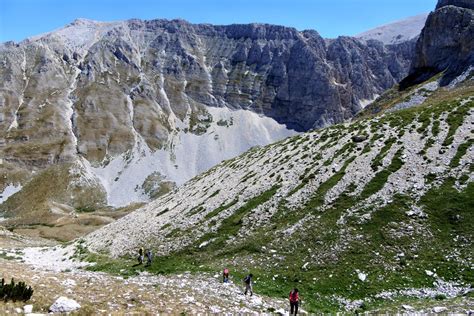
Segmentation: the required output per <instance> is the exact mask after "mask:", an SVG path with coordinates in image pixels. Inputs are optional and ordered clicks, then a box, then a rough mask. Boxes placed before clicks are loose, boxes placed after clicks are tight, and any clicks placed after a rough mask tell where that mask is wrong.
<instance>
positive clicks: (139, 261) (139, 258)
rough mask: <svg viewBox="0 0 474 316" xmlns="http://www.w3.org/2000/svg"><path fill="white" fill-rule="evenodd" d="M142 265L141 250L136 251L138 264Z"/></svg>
mask: <svg viewBox="0 0 474 316" xmlns="http://www.w3.org/2000/svg"><path fill="white" fill-rule="evenodd" d="M142 263H143V248H140V249H138V264H139V265H140V264H142Z"/></svg>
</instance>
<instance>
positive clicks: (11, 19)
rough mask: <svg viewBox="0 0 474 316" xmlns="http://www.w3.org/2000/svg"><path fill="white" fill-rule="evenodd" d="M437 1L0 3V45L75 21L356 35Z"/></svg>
mask: <svg viewBox="0 0 474 316" xmlns="http://www.w3.org/2000/svg"><path fill="white" fill-rule="evenodd" d="M436 2H437V1H436V0H231V1H229V0H135V1H132V0H127V1H124V0H0V42H4V41H8V40H14V41H20V40H22V39H24V38H26V37H29V36H32V35H37V34H40V33H44V32H48V31H51V30H54V29H56V28H59V27H62V26H64V25H65V24H68V23H70V22H71V21H73V20H74V19H76V18H89V19H94V20H100V21H116V20H126V19H130V18H140V19H156V18H166V19H174V18H181V19H185V20H188V21H190V22H193V23H212V24H232V23H250V22H261V23H271V24H280V25H286V26H292V27H295V28H297V29H299V30H303V29H315V30H317V31H318V32H319V33H320V34H321V35H322V36H323V37H337V36H338V35H355V34H358V33H360V32H363V31H366V30H368V29H371V28H373V27H375V26H379V25H382V24H386V23H388V22H392V21H395V20H399V19H402V18H404V17H409V16H413V15H417V14H420V13H424V12H429V11H431V10H433V9H434V7H435V5H436Z"/></svg>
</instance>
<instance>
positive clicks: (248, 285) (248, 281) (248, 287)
mask: <svg viewBox="0 0 474 316" xmlns="http://www.w3.org/2000/svg"><path fill="white" fill-rule="evenodd" d="M252 278H253V274H252V273H250V274H249V275H247V276H246V277H245V278H244V284H245V292H244V295H247V292H249V291H250V296H252V295H253V291H252Z"/></svg>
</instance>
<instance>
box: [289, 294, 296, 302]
mask: <svg viewBox="0 0 474 316" xmlns="http://www.w3.org/2000/svg"><path fill="white" fill-rule="evenodd" d="M297 301H298V292H295V291H291V292H290V302H297Z"/></svg>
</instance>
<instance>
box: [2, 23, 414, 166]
mask: <svg viewBox="0 0 474 316" xmlns="http://www.w3.org/2000/svg"><path fill="white" fill-rule="evenodd" d="M412 47H413V43H403V44H400V45H395V46H384V45H383V44H381V43H380V42H377V41H367V42H365V41H359V40H356V39H353V38H347V37H340V38H338V39H336V40H327V41H325V40H324V39H323V38H321V37H320V36H319V35H318V33H317V32H315V31H304V32H298V31H296V30H295V29H293V28H287V27H282V26H274V25H261V24H250V25H230V26H211V25H192V24H189V23H187V22H184V21H163V20H154V21H140V20H130V21H126V22H120V23H98V22H93V21H88V20H77V21H75V22H74V23H72V24H71V25H69V26H67V27H66V28H64V29H61V30H59V31H56V32H52V33H49V34H46V35H44V36H40V37H38V38H33V39H29V40H26V41H23V42H21V43H20V44H14V43H5V44H3V45H2V47H1V50H0V55H1V60H2V68H1V73H0V74H1V77H2V83H1V86H0V95H1V102H2V108H1V109H2V115H1V116H2V117H1V122H0V130H1V131H2V140H3V141H4V147H3V148H2V151H3V153H4V155H5V156H6V158H7V159H11V160H21V161H24V160H25V159H26V160H29V161H31V163H33V164H36V165H42V164H45V163H51V162H57V161H62V160H70V159H71V158H72V157H74V155H76V154H80V155H83V156H85V157H86V158H88V159H89V160H91V161H102V160H103V159H104V158H105V157H106V156H107V155H116V154H119V153H122V152H124V151H125V150H127V149H130V148H132V147H133V145H134V144H135V143H136V141H137V138H139V137H141V138H143V139H144V140H145V141H146V143H147V145H148V146H149V147H150V148H154V149H156V148H160V147H162V146H163V145H164V144H166V141H167V140H168V137H169V134H170V133H172V132H173V131H174V130H175V129H176V126H175V124H174V120H172V119H170V118H174V117H176V118H177V119H179V120H180V121H185V120H186V117H188V119H189V120H190V124H191V125H193V123H194V124H195V123H197V122H198V121H199V120H203V119H204V120H205V118H204V117H205V116H206V114H205V112H206V107H208V106H212V107H223V106H224V107H229V108H232V109H249V110H251V111H254V112H257V113H260V114H264V115H266V116H269V117H271V118H274V119H275V120H276V121H278V122H279V123H282V124H285V125H286V126H287V127H288V128H290V129H294V130H297V131H304V130H308V129H311V128H314V127H321V126H325V125H329V124H333V123H338V122H341V121H343V120H344V119H347V118H350V117H351V116H352V115H353V114H354V113H355V112H357V111H358V110H359V109H360V104H361V100H369V99H373V98H374V96H375V95H376V94H379V93H381V92H382V91H384V90H385V89H387V88H389V87H391V86H392V85H393V84H394V83H396V82H397V81H398V80H400V79H401V78H402V77H403V76H404V75H406V73H407V68H408V64H409V62H410V59H411V56H412ZM198 117H199V118H200V119H197V118H198ZM193 127H195V126H188V129H189V130H190V131H191V132H192V131H193ZM53 130H54V133H53V135H50V133H51V131H53ZM45 142H46V143H47V144H45ZM33 144H37V145H38V146H39V147H41V150H40V151H37V150H36V149H35V148H36V147H31V146H32V145H33ZM45 145H47V147H45ZM39 147H38V148H39ZM29 148H30V149H32V150H29ZM25 154H26V155H25Z"/></svg>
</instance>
